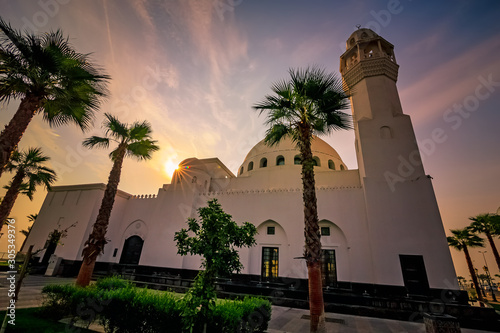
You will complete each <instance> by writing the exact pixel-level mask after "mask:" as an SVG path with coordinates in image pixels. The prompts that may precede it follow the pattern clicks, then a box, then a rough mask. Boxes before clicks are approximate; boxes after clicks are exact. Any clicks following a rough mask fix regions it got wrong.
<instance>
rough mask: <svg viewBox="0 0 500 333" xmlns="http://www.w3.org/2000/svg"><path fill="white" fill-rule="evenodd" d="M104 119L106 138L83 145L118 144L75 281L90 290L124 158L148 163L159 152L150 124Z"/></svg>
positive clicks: (96, 139) (104, 240)
mask: <svg viewBox="0 0 500 333" xmlns="http://www.w3.org/2000/svg"><path fill="white" fill-rule="evenodd" d="M105 117H106V120H105V121H104V124H103V127H104V129H105V133H106V135H105V136H104V137H99V136H92V137H90V138H87V139H85V141H83V145H84V146H85V147H87V148H108V147H109V144H110V142H114V143H116V144H117V147H116V148H115V149H114V150H113V151H112V152H111V153H110V154H109V157H110V158H111V160H112V161H113V167H112V169H111V172H110V173H109V178H108V183H107V185H106V189H105V191H104V197H103V198H102V202H101V207H100V209H99V213H98V214H97V219H96V221H95V223H94V227H93V229H92V232H91V234H90V235H89V239H88V240H87V241H86V242H85V247H84V249H83V253H82V256H83V261H82V266H81V267H80V272H79V273H78V277H77V279H76V284H77V285H79V286H87V285H88V284H89V283H90V279H91V277H92V273H93V271H94V266H95V262H96V259H97V256H98V255H99V254H100V253H102V252H103V251H104V245H105V244H106V243H107V241H106V231H107V230H108V224H109V217H110V216H111V210H112V209H113V204H114V202H115V196H116V192H117V191H118V184H119V183H120V176H121V170H122V165H123V160H124V158H125V157H133V158H136V159H138V160H140V161H142V160H149V159H151V157H152V153H153V152H155V151H157V150H158V149H160V148H159V147H158V146H157V145H156V142H157V141H154V140H152V139H151V133H152V130H151V125H150V124H149V123H148V122H147V121H143V122H134V123H132V124H130V125H129V124H126V123H122V122H120V121H119V120H118V119H117V118H115V117H113V116H112V115H110V114H108V113H106V114H105Z"/></svg>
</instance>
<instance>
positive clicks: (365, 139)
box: [340, 29, 425, 190]
mask: <svg viewBox="0 0 500 333" xmlns="http://www.w3.org/2000/svg"><path fill="white" fill-rule="evenodd" d="M346 48H347V51H346V52H345V53H344V54H343V55H342V56H341V57H340V72H341V73H342V76H343V79H344V83H345V85H346V87H347V88H348V90H349V93H350V94H351V96H352V97H351V104H352V109H353V117H354V126H355V132H356V155H357V159H358V166H359V171H360V176H361V179H362V181H363V179H364V178H365V177H370V178H377V179H384V180H385V181H386V182H387V183H388V185H389V186H390V188H391V189H392V190H395V189H396V188H397V185H398V183H400V182H403V181H405V180H413V179H417V178H418V177H422V176H424V175H425V174H424V170H423V168H422V162H421V160H420V154H419V151H418V147H417V143H416V140H415V134H414V132H413V127H412V124H411V121H410V117H409V116H407V115H405V114H403V110H402V108H401V102H400V101H399V94H398V90H397V87H396V81H397V78H398V69H399V65H398V64H397V62H396V57H395V55H394V46H393V45H392V44H391V43H389V42H388V41H386V40H385V39H384V38H382V37H380V36H379V35H377V34H376V33H375V32H373V31H372V30H370V29H358V30H356V31H355V32H354V33H353V34H352V35H351V36H350V37H349V39H348V40H347V43H346Z"/></svg>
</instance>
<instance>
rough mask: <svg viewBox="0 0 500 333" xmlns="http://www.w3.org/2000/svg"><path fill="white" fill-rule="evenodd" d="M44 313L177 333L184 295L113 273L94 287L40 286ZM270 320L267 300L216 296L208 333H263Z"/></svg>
mask: <svg viewBox="0 0 500 333" xmlns="http://www.w3.org/2000/svg"><path fill="white" fill-rule="evenodd" d="M42 293H44V294H45V296H46V300H45V302H44V310H43V311H44V313H45V314H47V315H50V317H51V318H54V319H60V318H62V317H67V316H72V317H73V318H74V319H81V320H83V321H87V322H88V323H89V324H90V323H91V322H92V321H94V320H96V319H98V320H99V323H101V324H102V325H103V326H104V329H105V331H106V332H108V333H114V332H116V333H136V332H151V333H156V332H171V333H182V332H183V330H182V327H183V326H182V325H183V323H182V315H183V313H185V312H186V311H185V310H186V309H185V307H186V306H188V302H187V299H184V297H179V296H178V295H175V294H173V293H169V292H158V291H154V290H148V289H144V288H137V287H135V286H133V285H132V284H131V283H129V282H126V281H123V280H121V281H120V279H118V278H116V277H111V278H104V279H102V280H101V281H98V282H97V283H96V284H95V285H92V286H89V287H86V288H81V287H76V286H74V285H50V286H46V287H44V288H43V290H42ZM270 319H271V304H270V302H269V301H267V300H265V299H261V298H257V297H245V299H243V300H235V301H232V300H218V301H217V302H216V304H215V306H214V308H213V311H212V313H211V316H210V318H207V332H208V333H235V332H237V333H253V332H264V331H265V330H266V329H267V325H268V322H269V320H270Z"/></svg>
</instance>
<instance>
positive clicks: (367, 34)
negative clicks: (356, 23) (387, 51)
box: [346, 28, 378, 50]
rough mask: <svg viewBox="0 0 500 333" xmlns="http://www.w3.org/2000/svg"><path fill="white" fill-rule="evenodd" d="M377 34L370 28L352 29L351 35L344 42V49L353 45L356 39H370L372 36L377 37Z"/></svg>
mask: <svg viewBox="0 0 500 333" xmlns="http://www.w3.org/2000/svg"><path fill="white" fill-rule="evenodd" d="M377 37H378V35H377V34H376V33H375V32H374V31H373V30H371V29H367V28H361V29H358V30H356V31H354V32H353V33H352V34H351V36H349V38H348V39H347V42H346V50H349V49H350V48H351V47H353V46H354V45H355V44H356V43H357V42H358V41H361V40H370V39H372V38H377Z"/></svg>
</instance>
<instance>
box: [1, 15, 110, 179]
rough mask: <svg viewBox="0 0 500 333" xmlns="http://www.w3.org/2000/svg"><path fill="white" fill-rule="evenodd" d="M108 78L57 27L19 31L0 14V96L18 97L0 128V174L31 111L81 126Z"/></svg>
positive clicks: (89, 119) (89, 116) (88, 120)
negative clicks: (14, 108) (41, 31)
mask: <svg viewBox="0 0 500 333" xmlns="http://www.w3.org/2000/svg"><path fill="white" fill-rule="evenodd" d="M108 80H109V76H107V75H105V74H102V73H101V70H100V69H99V68H97V67H95V66H93V65H92V63H91V61H90V59H89V55H88V54H81V53H78V52H76V51H75V50H74V48H73V47H72V46H71V44H70V43H69V41H68V38H65V37H64V36H63V34H62V32H61V31H60V30H57V31H56V32H50V33H44V34H41V35H35V34H32V33H27V32H26V33H25V34H22V33H21V32H20V31H17V30H14V29H13V28H12V27H11V26H10V25H9V24H7V23H6V22H5V21H4V20H2V19H1V18H0V102H9V101H10V100H11V99H20V100H21V103H20V105H19V107H18V109H17V112H16V113H15V114H14V117H13V118H12V119H11V121H10V122H9V123H8V124H7V125H6V126H5V128H4V129H3V131H2V133H1V134H0V175H1V174H2V172H3V171H4V169H5V167H6V165H7V163H8V161H9V158H10V156H11V154H12V153H13V152H14V150H15V149H16V147H17V145H18V143H19V141H20V140H21V137H22V136H23V134H24V132H25V130H26V128H27V127H28V125H29V123H30V122H31V120H32V119H33V117H34V116H35V114H37V113H41V114H42V115H43V118H44V120H46V121H47V122H48V123H49V124H50V125H51V126H56V125H62V124H66V123H70V122H73V123H76V124H77V125H78V126H80V127H81V128H82V130H84V129H87V128H88V127H89V126H90V125H91V123H92V119H93V115H94V112H95V111H96V110H97V109H98V107H99V104H100V100H101V98H102V97H104V96H105V95H106V89H105V86H106V83H107V81H108Z"/></svg>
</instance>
